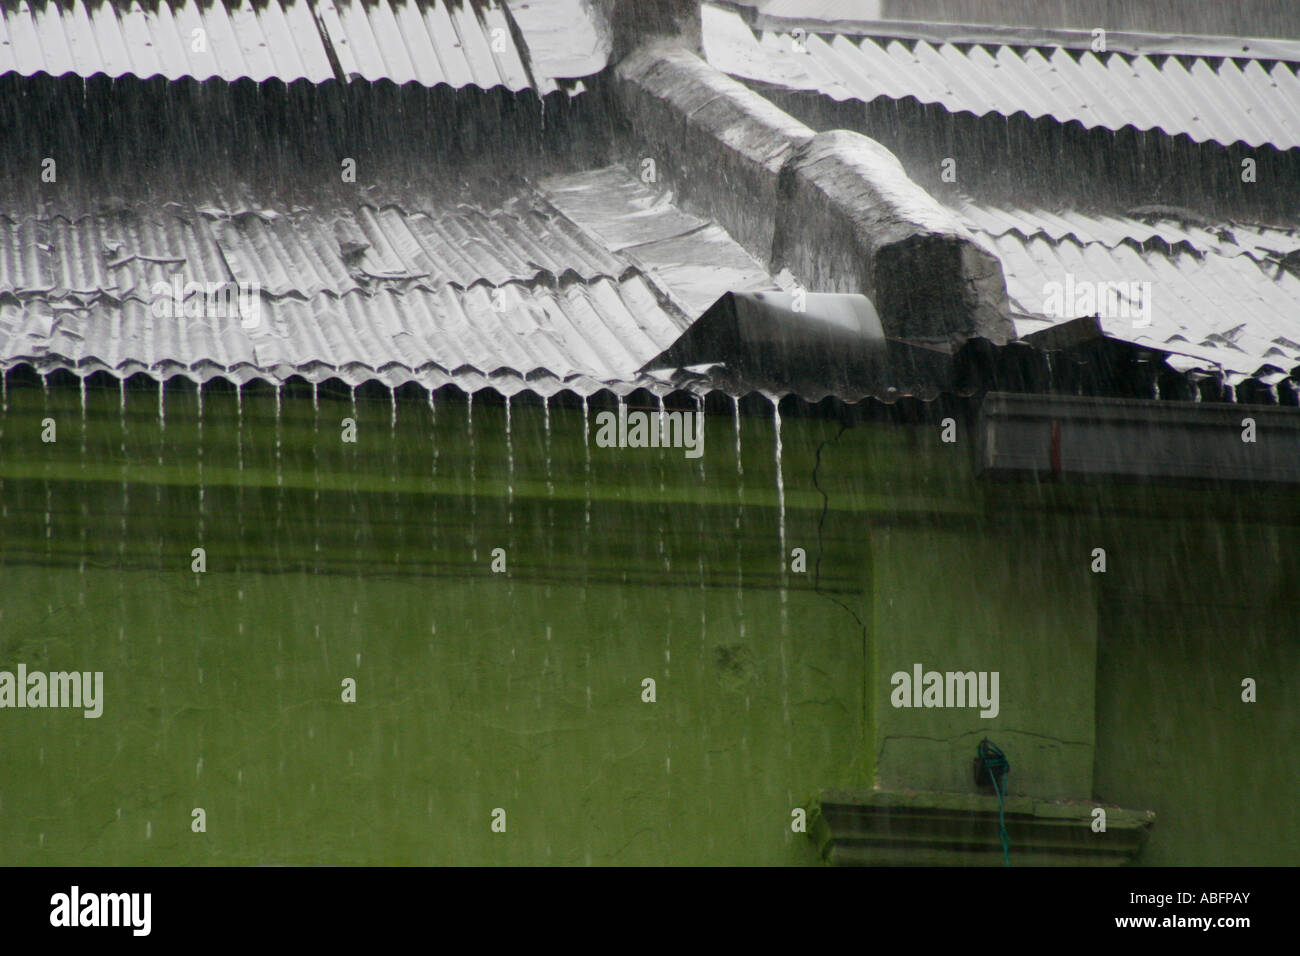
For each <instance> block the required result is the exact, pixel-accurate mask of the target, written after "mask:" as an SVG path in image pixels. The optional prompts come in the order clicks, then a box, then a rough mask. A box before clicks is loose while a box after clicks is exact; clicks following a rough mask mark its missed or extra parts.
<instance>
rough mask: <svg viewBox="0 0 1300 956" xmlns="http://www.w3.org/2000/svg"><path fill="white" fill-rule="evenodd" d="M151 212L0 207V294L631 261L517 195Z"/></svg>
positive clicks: (341, 288)
mask: <svg viewBox="0 0 1300 956" xmlns="http://www.w3.org/2000/svg"><path fill="white" fill-rule="evenodd" d="M219 213H220V211H219V210H216V209H211V208H209V209H208V211H206V212H199V211H190V212H188V213H186V214H181V213H179V212H169V213H157V212H155V211H153V210H149V211H143V210H137V211H134V212H117V213H100V214H97V215H87V216H83V217H80V218H77V219H75V220H72V221H69V220H67V219H63V218H54V219H49V220H45V219H31V218H20V219H19V220H18V221H16V222H15V221H11V220H9V219H7V218H6V217H4V215H3V212H0V295H3V294H4V293H6V292H8V293H12V294H14V295H17V296H32V295H47V296H50V297H55V298H60V297H64V296H71V295H75V296H82V297H95V296H98V295H105V296H109V297H111V298H116V299H122V298H135V299H137V300H139V301H145V302H147V301H149V300H150V299H151V297H152V296H151V293H150V289H151V288H152V286H153V284H154V283H156V282H158V281H170V276H171V274H172V273H174V272H176V271H178V270H183V271H184V273H185V276H186V281H194V282H209V281H214V282H222V281H234V282H246V283H251V284H255V285H256V286H257V287H258V288H260V289H261V290H262V291H264V292H266V293H267V294H268V295H272V296H286V295H299V296H307V297H311V296H315V295H319V294H321V293H325V292H329V293H333V294H335V295H343V294H345V293H347V292H354V291H357V290H359V289H362V288H367V289H370V288H374V287H376V286H380V285H385V286H387V285H396V286H399V287H411V286H414V287H421V288H426V289H437V288H440V287H441V286H443V285H447V284H450V285H456V286H458V287H460V288H462V289H465V288H468V287H469V286H471V285H473V284H475V283H486V284H488V285H494V286H495V285H503V284H505V283H507V282H532V281H534V280H537V279H540V278H548V279H550V280H558V279H560V278H562V277H564V276H566V275H567V274H569V273H572V274H574V275H576V276H577V277H578V278H580V279H593V278H597V277H600V276H605V277H608V278H613V279H618V278H620V277H621V276H622V275H623V274H624V273H626V272H628V271H631V269H632V265H631V264H630V263H629V262H628V261H627V260H626V259H621V258H618V257H616V256H615V255H613V254H611V253H610V252H609V251H607V250H605V249H604V248H602V247H601V246H600V245H599V244H598V243H597V242H596V241H595V240H594V239H593V238H592V237H591V236H589V235H586V234H584V233H583V232H582V230H580V229H579V228H577V227H576V226H574V225H573V224H572V223H570V222H568V221H567V220H565V219H564V218H563V217H560V216H553V215H551V216H548V215H546V214H545V213H544V212H542V211H541V210H539V209H537V208H535V207H525V206H523V205H521V204H519V203H515V204H513V205H512V207H511V208H503V209H499V210H495V211H493V212H491V213H486V212H483V211H482V210H479V209H475V208H473V207H469V206H457V207H453V208H451V209H449V210H446V211H436V212H435V211H421V212H414V213H408V212H406V211H404V210H402V209H400V208H397V207H391V206H390V207H386V208H382V209H379V208H375V207H372V206H362V207H360V208H358V209H355V210H351V211H349V212H346V213H342V212H340V213H337V214H334V215H331V216H329V217H326V216H324V215H318V214H316V213H315V212H312V211H309V210H295V211H292V212H283V213H281V212H277V211H275V210H271V209H265V210H262V211H261V212H260V213H252V212H248V213H244V214H242V215H236V216H227V215H224V214H219Z"/></svg>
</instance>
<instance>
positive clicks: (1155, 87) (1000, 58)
mask: <svg viewBox="0 0 1300 956" xmlns="http://www.w3.org/2000/svg"><path fill="white" fill-rule="evenodd" d="M704 50H705V54H706V56H707V58H708V60H709V62H710V63H712V64H713V65H714V66H715V67H717V68H718V69H720V70H723V71H724V72H727V73H731V74H732V75H734V76H738V77H742V78H744V79H748V80H753V81H758V82H763V83H768V84H775V85H778V86H784V87H787V88H790V89H797V90H810V91H816V92H819V93H822V94H824V95H826V96H829V97H831V98H833V99H836V100H845V99H858V100H862V101H864V102H870V101H872V100H874V99H877V98H878V97H887V98H890V99H902V98H904V97H913V98H915V99H917V100H918V101H920V102H922V103H935V104H938V105H940V106H942V107H943V108H944V109H947V110H949V111H951V112H955V113H956V112H960V113H970V114H972V115H975V116H985V115H989V114H992V113H997V114H1000V115H1003V116H1012V115H1015V114H1017V113H1024V114H1026V115H1028V116H1030V117H1034V118H1038V117H1052V118H1054V119H1056V120H1057V121H1059V122H1062V123H1065V122H1078V123H1081V124H1082V125H1083V126H1085V127H1088V128H1096V127H1103V128H1106V129H1112V130H1118V129H1123V128H1127V127H1131V128H1135V129H1139V130H1154V129H1158V130H1161V131H1163V132H1165V133H1168V134H1169V135H1186V136H1188V137H1190V138H1191V139H1192V140H1194V141H1196V142H1217V143H1221V144H1223V145H1230V144H1233V143H1245V144H1247V145H1250V146H1262V145H1271V146H1274V147H1276V148H1278V149H1293V148H1297V147H1300V109H1298V108H1297V107H1298V106H1300V77H1298V76H1297V65H1296V64H1294V63H1289V62H1283V61H1271V60H1257V59H1250V58H1246V57H1239V58H1209V57H1204V56H1165V55H1155V54H1150V55H1137V54H1125V53H1117V52H1110V53H1102V54H1096V53H1093V52H1091V51H1090V50H1077V49H1069V50H1067V49H1065V48H1063V47H1041V48H1039V47H1034V46H1032V45H1030V44H1028V43H1026V44H1025V45H1023V46H1022V45H1014V46H1013V45H1011V41H1008V42H1007V43H1005V44H998V43H991V42H990V43H983V44H961V45H957V44H953V43H939V42H935V43H932V42H929V41H927V40H924V39H916V40H900V39H891V38H888V37H887V36H880V37H857V36H855V37H849V36H844V35H839V34H830V33H828V34H825V35H823V34H818V33H809V34H807V35H805V36H795V35H792V34H791V33H787V32H771V31H761V32H760V33H758V34H757V35H756V34H755V33H754V32H753V31H752V30H751V29H750V27H749V26H748V25H747V24H746V23H745V21H744V20H743V19H742V18H741V16H740V15H739V14H738V13H736V12H735V11H734V10H728V9H723V8H720V7H713V6H709V5H706V6H705V8H704Z"/></svg>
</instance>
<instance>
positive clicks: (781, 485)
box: [768, 395, 785, 591]
mask: <svg viewBox="0 0 1300 956" xmlns="http://www.w3.org/2000/svg"><path fill="white" fill-rule="evenodd" d="M768 397H769V398H770V399H771V401H772V426H773V429H774V433H775V435H776V503H777V508H778V512H779V525H778V528H779V532H780V539H781V567H782V569H784V568H785V479H784V477H783V475H782V473H781V407H780V405H779V404H778V399H777V397H776V396H775V395H769V396H768ZM782 575H783V576H784V570H783V571H782ZM783 591H784V589H783Z"/></svg>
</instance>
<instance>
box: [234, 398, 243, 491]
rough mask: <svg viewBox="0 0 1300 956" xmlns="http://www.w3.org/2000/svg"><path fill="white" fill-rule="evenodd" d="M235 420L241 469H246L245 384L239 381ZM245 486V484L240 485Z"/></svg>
mask: <svg viewBox="0 0 1300 956" xmlns="http://www.w3.org/2000/svg"><path fill="white" fill-rule="evenodd" d="M235 421H236V425H237V431H236V433H235V445H236V446H237V448H238V450H239V470H240V472H243V470H244V386H243V385H242V384H240V383H238V382H236V383H235ZM240 488H241V489H242V488H243V485H242V484H241V485H240Z"/></svg>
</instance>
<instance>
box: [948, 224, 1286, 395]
mask: <svg viewBox="0 0 1300 956" xmlns="http://www.w3.org/2000/svg"><path fill="white" fill-rule="evenodd" d="M958 211H960V213H961V214H962V215H963V216H964V217H965V219H966V220H967V224H968V225H969V227H970V228H971V230H972V231H973V232H974V234H975V235H976V237H977V239H978V240H979V241H980V242H981V244H983V245H984V246H985V247H986V248H988V249H989V250H990V251H992V252H994V253H995V254H996V255H998V256H999V257H1000V258H1001V260H1002V268H1003V272H1004V274H1005V275H1006V280H1007V292H1008V295H1009V296H1010V299H1011V304H1012V307H1013V309H1014V310H1015V312H1017V313H1018V314H1017V316H1016V318H1015V322H1016V331H1017V333H1018V334H1020V335H1021V336H1024V335H1028V334H1030V333H1032V332H1035V331H1038V330H1041V329H1044V328H1048V327H1050V326H1052V325H1055V324H1058V323H1060V322H1062V321H1064V320H1067V319H1071V318H1075V317H1077V316H1080V315H1083V314H1085V313H1086V314H1092V313H1091V312H1087V311H1086V310H1085V311H1084V312H1080V311H1078V310H1076V309H1074V308H1073V307H1072V303H1070V302H1066V303H1063V304H1064V305H1065V308H1066V314H1065V315H1052V316H1047V315H1044V308H1045V304H1046V300H1047V298H1048V296H1047V287H1048V284H1049V283H1058V284H1060V285H1061V286H1062V289H1064V284H1065V282H1066V281H1067V277H1069V281H1070V283H1071V284H1072V286H1073V287H1074V288H1076V289H1080V288H1082V286H1083V284H1084V283H1090V284H1092V286H1093V288H1094V290H1095V289H1097V288H1099V284H1100V283H1122V284H1123V286H1124V288H1131V286H1132V284H1133V283H1150V285H1149V287H1148V288H1149V290H1150V324H1149V325H1146V324H1145V321H1146V317H1145V315H1144V316H1143V317H1142V318H1141V319H1139V320H1138V321H1137V322H1135V321H1134V318H1133V317H1132V315H1130V316H1115V315H1112V316H1107V315H1105V314H1103V315H1102V316H1101V325H1102V328H1103V329H1104V330H1105V332H1106V333H1107V334H1109V335H1112V336H1114V337H1115V338H1119V339H1124V340H1126V341H1130V342H1136V343H1139V344H1147V345H1150V346H1153V347H1155V348H1159V349H1162V350H1167V351H1170V352H1172V353H1176V354H1175V356H1174V357H1172V358H1171V360H1170V361H1171V364H1175V365H1179V366H1181V367H1183V368H1203V369H1206V370H1213V369H1216V368H1217V369H1222V370H1223V371H1224V373H1225V378H1226V380H1227V381H1228V383H1229V384H1235V383H1236V382H1238V381H1241V380H1242V379H1244V378H1248V377H1258V378H1259V379H1260V380H1262V381H1266V382H1270V383H1271V382H1272V381H1274V380H1277V379H1280V378H1284V377H1285V375H1286V373H1289V372H1290V371H1291V370H1292V369H1294V368H1296V367H1298V366H1300V332H1298V331H1297V330H1298V329H1300V322H1298V321H1297V319H1298V318H1300V269H1298V268H1297V264H1296V262H1295V260H1296V256H1295V253H1296V251H1297V250H1300V233H1297V232H1285V231H1282V230H1274V229H1262V228H1258V227H1250V226H1244V225H1237V224H1231V225H1227V226H1223V227H1219V228H1205V227H1203V226H1195V225H1192V224H1189V223H1179V222H1174V221H1170V220H1160V219H1155V220H1151V221H1144V220H1141V219H1136V218H1128V217H1117V216H1087V215H1084V214H1081V213H1075V212H1070V211H1063V212H1047V211H1044V210H1037V209H1034V210H1025V209H1005V208H997V207H993V206H990V205H987V204H981V203H976V202H972V201H966V202H964V203H963V204H962V206H961V207H960V209H959V210H958ZM1074 301H1075V302H1077V301H1078V300H1077V297H1075V298H1074ZM1103 311H1104V310H1103Z"/></svg>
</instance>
